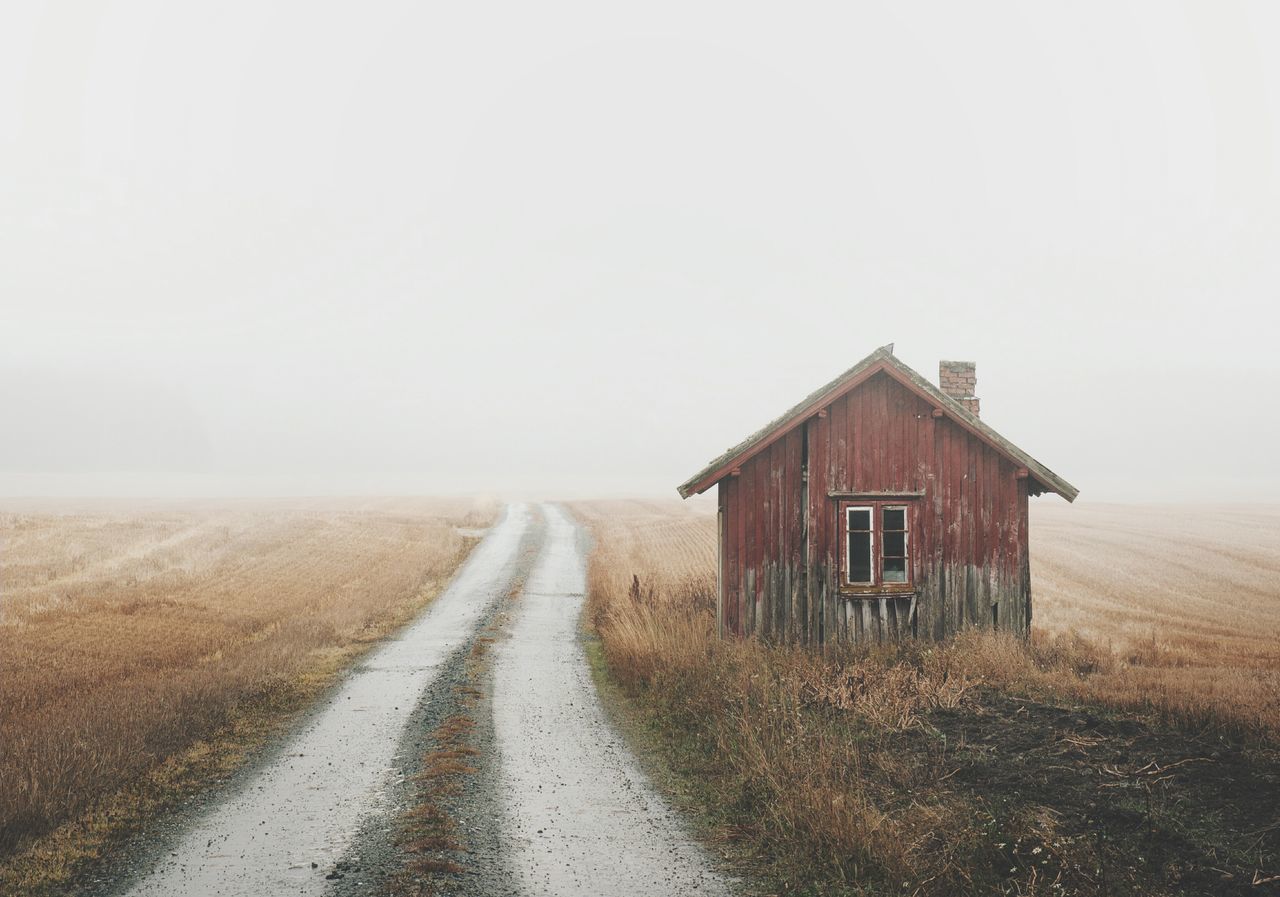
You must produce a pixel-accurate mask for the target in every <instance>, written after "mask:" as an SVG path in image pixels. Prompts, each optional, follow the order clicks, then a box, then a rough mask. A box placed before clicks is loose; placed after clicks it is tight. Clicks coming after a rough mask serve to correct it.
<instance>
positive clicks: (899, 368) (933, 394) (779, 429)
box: [679, 343, 1080, 501]
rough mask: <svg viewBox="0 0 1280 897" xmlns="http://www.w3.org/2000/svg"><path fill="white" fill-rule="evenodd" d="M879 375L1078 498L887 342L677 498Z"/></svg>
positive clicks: (1042, 482) (1046, 487)
mask: <svg viewBox="0 0 1280 897" xmlns="http://www.w3.org/2000/svg"><path fill="white" fill-rule="evenodd" d="M882 371H883V372H884V373H885V374H888V375H889V376H890V377H892V378H893V379H894V380H897V381H898V382H899V383H901V384H902V385H903V386H905V387H906V388H907V389H909V390H911V391H912V392H914V393H916V394H917V395H919V396H920V397H921V398H923V399H924V400H925V401H928V402H932V403H933V405H934V406H935V407H936V408H940V409H942V413H943V414H945V415H946V416H947V417H949V418H951V419H952V420H953V421H955V422H956V424H958V425H959V426H960V427H961V428H963V429H964V430H967V431H968V432H970V433H972V434H973V435H974V436H976V437H978V438H979V439H981V440H982V441H983V442H985V443H986V444H987V445H989V446H991V447H992V448H993V449H995V450H996V451H997V452H999V453H1000V454H1001V455H1003V456H1004V457H1006V458H1008V459H1009V460H1010V461H1012V462H1013V463H1014V464H1017V465H1018V466H1019V467H1025V468H1026V469H1027V473H1028V475H1029V476H1030V478H1031V479H1033V480H1035V482H1036V484H1038V485H1039V487H1040V491H1041V492H1056V493H1057V494H1058V495H1061V496H1062V497H1063V498H1065V499H1066V500H1067V501H1075V498H1076V496H1077V495H1079V494H1080V490H1079V489H1077V488H1076V487H1075V486H1072V485H1071V484H1070V483H1068V482H1067V481H1066V480H1064V479H1063V478H1062V477H1060V476H1058V475H1057V474H1056V473H1054V472H1053V471H1052V470H1050V469H1049V468H1047V467H1045V466H1044V465H1043V464H1041V463H1040V462H1039V461H1037V460H1036V459H1035V458H1033V457H1031V456H1030V455H1028V454H1027V453H1026V452H1024V451H1023V450H1022V449H1020V448H1018V447H1017V446H1016V445H1014V444H1013V443H1012V442H1010V441H1009V440H1007V439H1005V438H1004V437H1003V436H1001V435H1000V434H999V433H997V432H996V431H995V430H993V429H992V428H991V427H989V426H987V425H986V424H984V423H983V422H982V421H981V420H980V419H979V418H978V417H977V416H976V415H974V414H972V413H970V412H969V410H968V409H967V408H965V407H964V406H963V405H961V404H960V403H959V402H957V401H956V400H955V399H953V398H951V396H949V395H947V394H946V393H944V392H943V391H942V390H940V389H938V387H936V386H934V385H933V384H932V383H930V382H929V381H928V380H926V379H925V378H924V377H922V376H920V375H919V374H918V373H916V371H914V370H913V369H912V368H910V367H909V366H907V365H906V364H903V363H902V362H901V361H899V360H898V359H897V358H896V357H895V356H894V354H893V344H892V343H890V344H889V345H887V346H881V347H880V348H879V349H876V350H875V351H874V352H872V353H871V354H870V355H868V356H867V357H866V358H864V359H862V360H861V361H859V362H858V363H857V364H855V365H854V366H853V367H851V368H849V370H847V371H845V372H844V373H843V374H841V375H840V376H839V377H837V378H836V379H834V380H832V381H831V382H830V383H828V384H827V385H826V386H823V387H821V388H819V389H818V390H816V391H815V392H813V393H811V394H810V395H809V396H808V398H806V399H805V400H804V401H802V402H801V403H800V404H799V405H796V406H795V407H794V408H792V409H791V410H790V411H788V412H786V413H785V414H783V415H782V416H781V417H779V418H778V419H776V420H775V421H773V422H772V423H770V424H769V425H768V426H766V427H765V428H764V429H762V430H759V431H757V432H756V433H753V434H752V435H751V436H748V437H747V438H746V439H744V440H743V441H742V442H740V443H738V444H737V445H735V446H734V447H733V448H731V449H729V450H728V451H727V452H725V453H724V454H723V455H721V456H720V457H718V458H716V459H715V460H714V461H712V462H711V463H710V464H708V465H707V466H706V467H704V468H702V470H700V471H698V472H697V473H696V474H694V475H693V476H692V477H690V478H689V479H688V480H686V481H685V482H684V483H683V484H682V485H681V486H680V487H679V491H680V496H681V497H682V498H688V497H689V496H690V495H696V494H698V493H701V492H705V491H707V490H708V489H710V488H711V487H712V486H714V485H715V484H716V483H718V482H719V481H720V480H722V479H723V478H724V477H726V476H728V475H729V474H730V473H732V472H733V469H734V468H735V467H737V466H738V465H740V464H742V463H743V462H744V461H746V460H747V459H749V458H750V457H751V456H753V455H755V454H756V453H757V452H759V451H761V450H762V449H764V448H767V447H768V446H770V445H772V444H773V443H774V442H775V441H777V440H778V439H780V438H781V437H782V436H784V435H786V434H787V432H789V431H790V430H792V429H793V428H795V427H798V426H799V425H800V424H802V423H804V422H805V421H806V420H808V419H809V418H810V417H812V416H813V415H815V414H817V413H818V411H819V410H821V409H823V408H825V407H826V406H828V405H830V404H831V403H832V402H834V401H835V400H836V399H838V398H840V397H841V396H843V395H844V394H845V393H847V392H851V391H852V390H854V389H855V388H857V387H858V386H859V385H861V384H862V383H864V382H866V381H867V380H868V379H870V378H871V377H872V376H874V375H875V374H878V373H880V372H882Z"/></svg>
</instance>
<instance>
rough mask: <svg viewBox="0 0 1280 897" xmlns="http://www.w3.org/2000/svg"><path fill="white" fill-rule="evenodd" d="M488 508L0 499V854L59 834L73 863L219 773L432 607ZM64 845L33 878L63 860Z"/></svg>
mask: <svg viewBox="0 0 1280 897" xmlns="http://www.w3.org/2000/svg"><path fill="white" fill-rule="evenodd" d="M495 511H496V506H495V505H494V504H492V503H489V502H479V501H472V500H425V499H424V500H410V499H394V500H393V499H388V500H382V501H379V500H301V501H286V500H278V501H258V502H222V503H217V504H209V503H205V504H200V505H190V504H177V503H150V504H147V503H134V504H125V505H120V504H116V505H112V504H105V503H85V502H81V503H77V504H67V503H64V504H48V503H44V504H41V503H25V504H20V503H17V502H9V503H7V504H6V505H5V506H4V508H3V510H0V782H3V783H4V787H3V788H0V857H2V856H3V855H4V854H5V853H11V852H13V851H14V850H15V849H19V848H21V847H23V845H24V844H29V843H30V842H31V841H32V839H33V838H35V837H38V836H40V835H43V834H45V833H47V832H49V831H50V830H52V829H54V828H55V827H57V826H59V825H61V824H63V823H68V822H71V823H73V825H72V828H79V829H80V830H81V834H82V835H84V834H85V833H88V835H89V837H88V838H87V841H88V842H90V843H89V846H87V847H84V849H86V850H91V849H92V844H91V842H92V841H93V832H95V831H97V832H100V833H107V832H109V830H111V829H112V827H113V823H112V821H111V820H112V819H123V820H126V821H127V820H128V818H129V816H130V814H131V813H132V812H133V809H134V808H135V805H139V804H145V803H146V802H147V801H149V800H152V799H156V798H157V795H158V799H163V796H164V791H165V788H166V782H167V783H168V785H181V783H182V782H181V780H182V779H183V778H184V770H186V769H188V768H195V767H205V768H204V771H203V772H200V771H199V770H198V769H197V770H195V772H196V773H199V774H202V775H203V774H207V773H208V772H209V771H210V770H214V771H216V768H217V767H218V764H219V763H220V762H222V760H223V759H225V758H220V757H217V756H211V755H213V754H217V753H219V752H223V753H226V752H232V753H234V752H235V751H236V750H237V749H239V748H240V747H243V746H244V744H245V743H246V742H252V741H253V740H254V738H255V737H256V734H257V733H256V731H254V730H257V729H260V728H262V727H264V726H266V725H268V724H269V723H270V722H271V720H272V719H273V717H275V716H278V715H280V714H283V713H287V712H289V711H291V710H293V709H296V708H297V707H299V706H301V705H302V704H303V703H305V700H306V699H307V698H308V697H309V696H310V695H312V694H314V693H315V692H316V691H318V690H319V689H320V688H322V687H323V686H324V685H325V684H327V683H328V682H329V681H331V680H332V677H333V676H334V675H335V674H336V672H337V671H338V670H339V669H341V668H342V667H343V666H344V665H345V664H346V663H349V662H350V660H351V659H353V658H354V657H355V656H356V655H357V654H358V653H359V652H360V651H362V650H364V649H365V648H367V647H368V646H369V645H371V644H373V643H374V642H375V641H376V640H377V639H378V638H380V637H382V636H384V635H386V634H387V633H388V632H389V631H390V630H391V629H393V628H394V627H395V626H396V625H398V624H400V623H403V622H405V621H406V620H407V619H409V618H410V617H411V616H412V615H413V614H414V613H415V612H416V611H418V610H420V609H421V608H422V606H423V605H424V604H425V603H426V602H427V601H429V600H430V598H432V597H434V595H435V594H437V593H438V592H439V590H440V589H441V588H442V587H443V586H444V585H445V584H446V583H447V581H448V579H449V577H450V576H451V575H452V573H453V572H454V570H455V569H456V568H457V566H458V565H459V564H460V563H461V561H462V560H463V559H464V557H465V556H466V553H467V552H468V550H469V549H470V547H471V546H472V545H473V544H474V542H475V533H474V530H473V528H475V527H482V526H485V525H487V524H488V523H489V522H490V520H491V519H492V517H493V516H494V513H495ZM121 789H126V790H128V789H133V792H132V793H128V794H123V795H117V794H116V792H118V791H120V790H121ZM113 795H114V797H113ZM71 840H72V841H75V840H76V839H75V838H72V839H71ZM80 840H81V841H85V840H86V839H84V838H81V839H80ZM77 843H79V842H77ZM81 846H83V845H81ZM81 846H76V847H73V848H67V849H61V850H54V851H51V852H50V853H49V855H48V856H46V857H43V858H36V859H37V863H49V862H53V863H62V862H70V861H71V860H73V859H74V856H71V855H73V854H75V853H76V851H77V850H80V849H81ZM10 873H11V874H12V870H10ZM55 877H56V876H55Z"/></svg>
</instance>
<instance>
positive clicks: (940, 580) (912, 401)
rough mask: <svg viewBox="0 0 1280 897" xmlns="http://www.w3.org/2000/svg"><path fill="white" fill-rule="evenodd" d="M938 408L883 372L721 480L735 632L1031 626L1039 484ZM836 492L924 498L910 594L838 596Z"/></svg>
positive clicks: (885, 633)
mask: <svg viewBox="0 0 1280 897" xmlns="http://www.w3.org/2000/svg"><path fill="white" fill-rule="evenodd" d="M933 410H934V409H933V405H931V404H930V403H929V402H927V401H925V400H924V399H922V398H921V397H919V396H917V395H916V394H915V393H914V392H912V391H911V390H909V389H907V388H905V387H904V386H902V385H901V384H899V383H898V382H897V381H896V380H894V379H893V378H891V377H889V376H887V375H885V374H883V373H881V374H877V375H875V376H873V377H871V378H870V379H869V380H867V381H866V382H865V383H863V384H861V385H860V386H857V387H856V388H854V389H853V390H852V391H851V392H849V393H847V394H845V395H844V396H843V397H840V398H838V399H836V400H834V401H833V402H832V403H831V405H830V406H829V407H828V408H826V409H824V411H825V414H819V415H815V416H813V417H811V418H809V419H808V420H807V421H806V422H805V423H804V424H802V425H801V426H798V427H796V428H794V429H792V430H790V431H789V432H788V433H786V434H785V435H784V436H783V437H782V438H780V439H778V440H776V441H775V442H773V443H772V444H771V445H769V446H767V447H765V448H763V449H762V450H761V451H760V452H759V453H757V454H756V455H754V456H752V457H751V458H749V459H748V460H746V461H744V462H743V463H742V464H741V465H740V467H739V468H738V474H737V475H736V476H729V477H726V478H724V479H723V480H721V481H720V485H719V497H720V508H721V512H722V513H723V515H724V544H723V545H722V570H721V580H722V589H723V594H722V596H721V607H722V615H723V619H722V623H723V627H724V632H725V633H726V634H737V635H757V636H760V637H762V638H765V639H769V640H777V641H781V640H793V641H802V642H808V643H812V644H820V643H824V642H832V641H843V640H850V641H866V640H871V641H882V640H889V639H896V638H901V637H903V636H906V635H912V634H914V635H918V636H921V637H933V638H943V637H945V636H947V635H949V634H951V633H954V632H956V631H958V630H959V629H961V628H963V627H965V626H980V627H985V628H990V627H991V626H992V625H995V626H998V627H999V628H1000V629H1007V630H1010V631H1014V632H1019V633H1025V632H1026V631H1027V630H1028V628H1029V626H1030V602H1031V588H1030V574H1029V569H1030V567H1029V562H1028V553H1027V498H1028V480H1027V479H1019V478H1018V469H1017V468H1016V467H1015V466H1014V464H1013V463H1011V462H1010V461H1009V460H1007V459H1006V458H1005V457H1003V456H1002V455H1001V454H1000V453H998V452H997V451H996V450H994V449H992V448H991V447H989V446H988V445H986V444H985V443H984V442H983V441H982V440H980V439H978V438H977V437H976V436H973V435H972V434H970V433H969V432H968V431H966V430H965V429H963V428H962V427H960V426H958V425H957V424H955V423H954V422H953V421H951V420H950V419H949V418H947V417H945V416H944V417H938V418H935V417H934V416H933ZM833 492H837V493H884V492H897V493H913V492H919V493H921V494H920V495H919V496H918V497H913V498H912V499H911V500H910V501H908V502H905V503H907V504H909V505H910V506H911V508H912V511H911V524H912V527H911V528H912V540H911V542H912V550H911V565H912V566H911V578H912V583H913V584H914V586H915V588H914V591H913V593H912V594H911V595H898V596H885V597H875V598H864V597H849V596H847V595H842V594H841V593H840V589H839V584H838V575H839V573H838V560H839V554H840V546H839V544H838V540H839V532H838V525H837V524H838V517H837V514H838V505H839V502H838V500H837V499H835V498H832V497H831V493H833Z"/></svg>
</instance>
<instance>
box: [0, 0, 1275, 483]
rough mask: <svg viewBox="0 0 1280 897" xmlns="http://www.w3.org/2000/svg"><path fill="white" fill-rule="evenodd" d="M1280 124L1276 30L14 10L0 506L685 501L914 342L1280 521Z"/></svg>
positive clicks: (1058, 19)
mask: <svg viewBox="0 0 1280 897" xmlns="http://www.w3.org/2000/svg"><path fill="white" fill-rule="evenodd" d="M1278 121H1280V6H1277V5H1276V4H1273V3H1264V2H1259V3H1256V4H1246V3H1234V2H1222V0H1215V2H1204V3H1168V2H1161V3H1154V2H1153V3H1122V2H1105V3H1072V4H1061V3H1028V2H1023V0H1019V2H1007V3H963V4H960V3H949V2H947V3H885V4H866V3H855V4H850V3H832V4H826V5H823V4H819V5H810V4H776V5H774V8H773V9H771V10H760V9H756V8H752V7H747V6H745V5H743V4H740V3H722V4H692V3H687V2H681V3H670V4H664V3H652V2H651V3H645V4H631V5H629V7H627V8H622V7H619V6H614V5H609V4H600V3H581V4H568V3H539V4H509V5H496V4H471V3H448V4H446V3H421V2H402V3H393V2H380V3H368V2H366V3H358V4H357V3H350V4H343V5H335V4H326V3H317V2H314V0H307V2H296V3H288V2H277V3H266V2H261V0H254V2H218V3H208V4H194V3H171V2H118V3H41V2H25V3H14V4H8V5H6V7H5V10H4V13H3V25H2V26H0V437H2V438H0V495H24V494H60V495H81V494H93V495H111V494H125V493H128V494H166V495H168V494H172V495H181V494H220V495H226V494H232V495H234V494H293V493H320V494H327V493H353V492H355V493H359V492H376V493H385V492H459V491H475V490H483V491H488V492H501V491H528V492H549V493H560V494H575V495H583V494H606V493H607V494H617V493H648V492H657V493H660V494H665V495H672V496H673V495H674V494H675V493H674V487H675V485H676V484H677V483H678V482H680V481H681V480H683V479H684V478H685V477H686V476H688V475H689V474H691V473H693V472H694V471H695V470H697V469H698V468H700V467H701V466H702V465H703V463H704V462H706V461H707V460H708V459H709V458H710V457H711V456H713V455H715V454H717V453H718V452H719V451H721V450H722V449H723V448H725V447H726V446H727V445H729V444H731V443H734V442H737V441H738V440H739V439H740V438H742V437H743V436H745V435H746V434H747V433H748V432H750V431H752V430H754V429H756V428H757V427H759V426H760V425H762V424H763V423H765V422H766V421H768V420H769V419H770V418H772V417H773V416H775V415H776V414H778V413H779V412H781V411H782V410H784V409H785V408H787V407H789V406H790V405H791V404H793V403H794V402H795V401H796V400H798V399H799V398H800V397H802V396H803V395H805V394H807V393H808V392H809V391H810V390H811V389H813V388H814V387H816V386H817V385H819V384H821V383H823V382H825V381H826V380H827V379H829V378H830V377H832V376H834V375H835V374H837V373H839V372H840V371H842V370H844V369H845V368H847V367H848V366H849V365H851V364H852V363H854V362H855V361H857V360H858V359H859V358H861V357H862V356H864V355H865V354H867V353H868V352H870V351H871V350H872V349H874V348H875V347H877V346H879V345H881V344H883V343H886V342H890V341H893V342H896V344H897V353H898V355H899V356H900V357H901V358H903V359H904V360H905V361H906V362H907V363H908V364H911V365H912V366H914V367H916V368H917V369H918V370H920V371H921V372H922V373H923V374H925V375H926V376H928V377H930V378H931V379H933V378H935V377H936V373H937V369H936V366H937V359H938V358H940V357H956V358H971V359H973V360H975V361H977V363H978V394H979V395H980V397H981V398H982V400H983V414H984V417H985V419H987V420H988V421H989V422H990V423H992V424H993V425H994V426H996V427H997V428H999V429H1001V430H1002V431H1003V432H1004V433H1005V434H1006V435H1007V436H1008V437H1010V438H1011V439H1013V440H1014V441H1016V442H1018V443H1019V444H1020V445H1022V446H1023V447H1024V448H1026V449H1027V450H1028V451H1030V452H1031V453H1032V454H1034V455H1036V456H1037V457H1038V458H1039V459H1040V460H1041V461H1043V462H1044V463H1046V464H1048V465H1049V466H1050V467H1052V468H1054V469H1055V470H1057V471H1058V472H1060V473H1061V474H1063V475H1064V476H1065V477H1067V478H1068V479H1070V480H1071V481H1073V482H1074V483H1075V484H1076V485H1077V486H1079V487H1080V488H1081V490H1082V494H1083V495H1084V497H1085V498H1087V499H1094V500H1107V499H1116V500H1130V499H1150V500H1158V499H1197V498H1210V497H1221V498H1226V499H1237V500H1238V499H1250V498H1261V499H1267V500H1280V466H1278V465H1277V464H1276V463H1275V456H1276V454H1277V447H1278V446H1280V415H1277V414H1276V413H1275V409H1274V408H1273V407H1272V406H1273V401H1272V395H1273V392H1274V388H1273V387H1274V385H1275V383H1276V382H1277V380H1278V379H1280V361H1278V360H1277V353H1276V351H1275V341H1276V324H1277V322H1278V321H1280V314H1278V313H1277V312H1276V310H1275V302H1276V297H1277V295H1278V293H1280V290H1278V288H1280V252H1277V247H1278V246H1280V189H1278V183H1280V177H1278V174H1277V161H1276V160H1277V158H1278V155H1277V152H1278V150H1280V143H1278V141H1277V122H1278ZM1046 500H1056V499H1046Z"/></svg>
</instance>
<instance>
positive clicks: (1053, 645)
mask: <svg viewBox="0 0 1280 897" xmlns="http://www.w3.org/2000/svg"><path fill="white" fill-rule="evenodd" d="M575 511H576V512H577V513H578V514H579V515H580V516H581V517H582V518H583V519H584V520H586V521H587V523H588V524H589V525H590V526H591V527H592V529H593V531H594V532H595V533H596V535H597V539H598V542H599V549H598V554H597V556H596V557H595V559H594V561H593V567H592V576H593V577H596V581H595V583H594V584H595V585H596V587H597V591H598V592H599V593H600V594H624V593H626V592H627V591H628V589H629V588H630V586H631V577H632V576H633V575H637V574H638V575H639V576H640V577H641V579H642V581H643V588H644V590H645V591H646V592H648V593H652V594H653V595H658V596H660V597H661V599H662V600H663V601H668V602H670V603H671V604H672V606H674V607H683V606H684V605H685V603H686V601H685V599H686V597H687V596H689V595H691V594H703V595H705V596H707V597H705V601H706V602H707V603H706V604H705V605H704V606H705V607H708V608H714V595H713V591H714V576H715V573H714V571H715V519H714V517H713V516H712V513H711V511H713V509H710V508H709V507H708V506H705V505H704V506H696V505H694V506H690V505H682V504H678V503H676V502H674V501H672V502H661V501H658V502H621V501H620V502H584V503H580V504H578V505H576V506H575ZM1031 532H1032V548H1031V555H1032V583H1033V592H1034V595H1035V611H1034V624H1033V649H1034V650H1033V651H1032V652H1029V653H1018V654H1016V655H1015V656H1003V655H1001V656H1000V657H998V658H996V657H993V658H987V659H986V660H983V658H982V656H981V655H982V652H983V651H984V650H995V649H992V648H990V647H987V648H984V647H983V646H981V644H980V642H981V640H971V641H972V644H971V645H970V648H969V651H970V653H971V654H973V655H974V659H975V663H977V664H980V665H981V666H982V668H983V669H984V670H985V672H986V673H987V674H988V675H989V676H993V677H996V678H998V679H999V681H1000V682H1001V683H1002V684H1003V685H1005V686H1011V685H1013V684H1014V683H1016V682H1021V683H1023V684H1027V685H1031V684H1034V685H1036V686H1038V687H1043V688H1051V689H1052V688H1056V689H1060V690H1067V691H1069V692H1071V693H1073V694H1076V695H1078V696H1080V697H1084V698H1089V699H1092V700H1097V701H1101V702H1105V703H1108V704H1113V705H1115V706H1118V707H1125V708H1131V709H1147V708H1149V709H1154V710H1156V711H1158V712H1160V713H1162V714H1164V715H1166V716H1167V717H1168V718H1169V719H1172V720H1174V721H1178V720H1181V721H1183V722H1186V723H1188V724H1192V725H1201V724H1204V723H1210V722H1217V723H1219V724H1228V725H1233V726H1237V727H1239V728H1241V729H1243V730H1247V731H1252V732H1259V733H1270V734H1272V735H1275V734H1278V733H1280V508H1272V507H1255V508H1248V507H1235V508H1232V507H1213V508H1193V507H1179V506H1172V507H1155V506H1152V507H1141V506H1124V505H1093V506H1090V505H1079V506H1073V507H1069V506H1065V505H1061V506H1059V505H1058V504H1048V503H1047V502H1041V503H1040V506H1038V507H1037V508H1036V509H1035V511H1034V512H1033V518H1032V526H1031ZM593 607H594V608H595V612H596V613H597V614H598V613H600V610H601V604H600V603H598V602H597V603H596V604H594V605H593ZM669 616H671V619H663V620H658V621H653V622H652V623H648V624H646V625H650V626H653V627H673V626H681V625H686V624H684V623H679V622H677V621H676V620H675V619H674V617H675V616H678V615H669ZM619 625H635V621H631V622H629V623H626V624H622V623H621V622H620V623H619ZM699 625H701V624H699ZM648 631H649V630H646V632H648ZM651 635H652V636H653V637H655V638H659V639H662V640H664V641H665V636H664V635H663V634H661V633H659V632H656V631H654V632H652V633H651ZM635 637H641V636H640V635H639V634H638V633H637V634H636V635H635ZM686 643H687V640H686ZM995 644H999V643H998V642H997V643H995ZM1068 657H1069V658H1070V659H1068Z"/></svg>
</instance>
